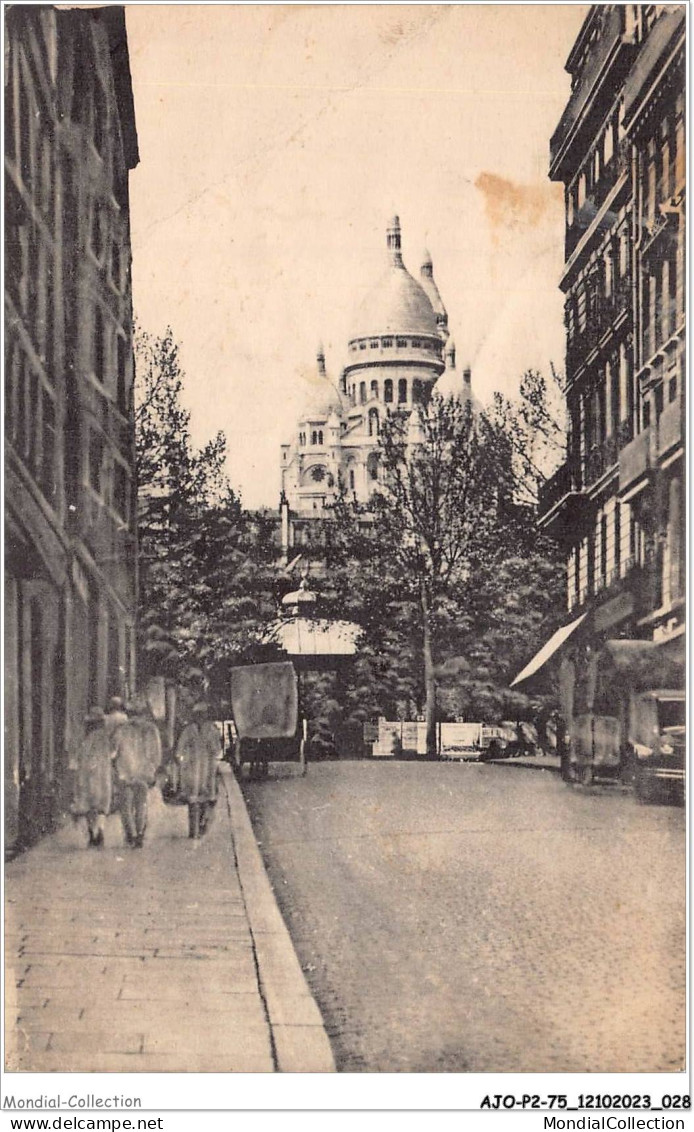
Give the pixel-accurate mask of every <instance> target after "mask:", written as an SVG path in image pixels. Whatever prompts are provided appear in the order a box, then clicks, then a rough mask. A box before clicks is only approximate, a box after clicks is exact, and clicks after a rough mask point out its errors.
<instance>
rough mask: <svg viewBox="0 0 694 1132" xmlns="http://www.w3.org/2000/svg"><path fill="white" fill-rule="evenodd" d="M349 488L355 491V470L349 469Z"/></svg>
mask: <svg viewBox="0 0 694 1132" xmlns="http://www.w3.org/2000/svg"><path fill="white" fill-rule="evenodd" d="M349 486H350V490H351V491H354V468H350V469H349Z"/></svg>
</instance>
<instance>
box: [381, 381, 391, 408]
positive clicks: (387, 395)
mask: <svg viewBox="0 0 694 1132" xmlns="http://www.w3.org/2000/svg"><path fill="white" fill-rule="evenodd" d="M383 400H384V401H385V403H386V405H391V404H392V403H393V379H392V378H390V377H387V378H386V379H385V381H384V382H383Z"/></svg>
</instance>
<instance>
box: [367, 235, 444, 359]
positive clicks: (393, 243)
mask: <svg viewBox="0 0 694 1132" xmlns="http://www.w3.org/2000/svg"><path fill="white" fill-rule="evenodd" d="M388 249H389V252H390V263H389V264H388V268H387V270H386V271H385V272H384V274H383V275H382V276H381V278H380V279H379V281H378V282H377V283H376V285H375V287H374V288H373V289H372V290H371V291H369V293H368V294H367V295H366V297H365V298H364V300H363V301H362V302H361V304H360V306H359V308H358V310H357V313H356V316H355V318H354V321H353V325H352V330H351V333H350V336H349V337H350V341H351V342H353V341H355V340H356V339H359V338H372V337H373V338H378V337H382V336H383V335H396V334H401V335H402V334H409V335H413V334H414V335H417V334H420V335H422V336H428V337H432V338H437V337H439V334H440V332H439V326H438V322H437V318H436V312H435V310H434V308H433V306H432V304H431V300H430V299H429V297H428V296H427V294H426V292H425V290H424V288H423V287H422V286H421V284H419V283H418V282H417V281H416V279H414V278H413V277H412V276H411V275H410V273H409V271H408V270H407V268H406V267H405V265H404V263H403V261H402V253H401V251H400V222H399V220H398V217H397V216H395V217H393V220H392V221H391V225H390V227H389V229H388Z"/></svg>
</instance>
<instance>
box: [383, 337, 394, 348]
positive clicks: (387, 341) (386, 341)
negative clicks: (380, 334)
mask: <svg viewBox="0 0 694 1132" xmlns="http://www.w3.org/2000/svg"><path fill="white" fill-rule="evenodd" d="M392 345H393V339H392V338H384V339H383V348H384V350H390V349H391V347H392Z"/></svg>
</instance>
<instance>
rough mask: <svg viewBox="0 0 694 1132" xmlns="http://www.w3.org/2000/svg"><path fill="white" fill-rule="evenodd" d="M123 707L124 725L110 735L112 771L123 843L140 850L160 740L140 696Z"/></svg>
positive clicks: (159, 753) (159, 760) (158, 757)
mask: <svg viewBox="0 0 694 1132" xmlns="http://www.w3.org/2000/svg"><path fill="white" fill-rule="evenodd" d="M127 707H128V711H127V716H126V722H124V723H121V724H119V726H118V727H116V729H115V731H114V733H113V738H114V744H115V758H114V768H115V777H116V782H117V784H118V788H119V793H120V813H121V821H122V823H123V833H124V836H125V840H126V842H127V843H128V845H130V846H131V848H133V849H141V848H142V846H143V844H144V839H145V830H146V828H147V794H148V791H149V788H150V787H151V786H153V785H154V783H155V780H156V772H157V769H158V768H159V765H160V763H161V738H160V736H159V730H158V728H157V725H156V723H154V721H153V720H152V719H151V718H150V717H149V713H148V708H147V704H146V702H145V701H144V700H143V699H142V698H141V697H136V698H135V699H134V700H132V701H131V702H130V703H129V704H128V705H127Z"/></svg>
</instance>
